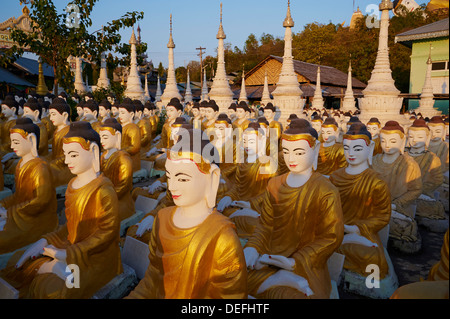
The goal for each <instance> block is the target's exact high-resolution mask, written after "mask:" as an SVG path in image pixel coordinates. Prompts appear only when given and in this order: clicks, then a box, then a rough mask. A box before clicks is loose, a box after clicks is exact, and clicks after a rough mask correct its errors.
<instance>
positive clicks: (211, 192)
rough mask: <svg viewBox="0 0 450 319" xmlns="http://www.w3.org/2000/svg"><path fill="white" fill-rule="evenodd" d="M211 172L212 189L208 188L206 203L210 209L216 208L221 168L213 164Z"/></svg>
mask: <svg viewBox="0 0 450 319" xmlns="http://www.w3.org/2000/svg"><path fill="white" fill-rule="evenodd" d="M211 170H212V172H211V173H210V174H211V180H210V187H208V190H207V193H206V203H207V205H208V208H214V207H215V206H216V198H217V190H218V189H219V183H220V168H219V167H218V166H217V165H215V164H212V165H211Z"/></svg>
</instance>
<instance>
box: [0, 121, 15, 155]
mask: <svg viewBox="0 0 450 319" xmlns="http://www.w3.org/2000/svg"><path fill="white" fill-rule="evenodd" d="M14 125H16V120H8V121H6V122H2V123H1V126H0V131H1V133H0V134H1V145H0V154H1V156H0V157H3V156H4V155H6V154H8V153H11V152H12V151H13V150H12V149H11V136H10V132H9V131H10V130H11V129H12V128H13V126H14Z"/></svg>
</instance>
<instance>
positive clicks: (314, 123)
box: [311, 115, 323, 135]
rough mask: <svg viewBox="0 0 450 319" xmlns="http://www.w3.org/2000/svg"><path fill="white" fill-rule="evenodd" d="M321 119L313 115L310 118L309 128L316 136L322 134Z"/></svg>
mask: <svg viewBox="0 0 450 319" xmlns="http://www.w3.org/2000/svg"><path fill="white" fill-rule="evenodd" d="M322 124H323V119H322V117H320V116H319V115H314V116H313V117H312V118H311V127H312V128H313V129H315V130H316V132H317V134H319V135H320V134H322Z"/></svg>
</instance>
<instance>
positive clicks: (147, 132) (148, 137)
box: [137, 117, 152, 157]
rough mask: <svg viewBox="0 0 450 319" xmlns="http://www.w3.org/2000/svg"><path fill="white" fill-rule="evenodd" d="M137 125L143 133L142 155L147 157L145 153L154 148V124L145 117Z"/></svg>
mask: <svg viewBox="0 0 450 319" xmlns="http://www.w3.org/2000/svg"><path fill="white" fill-rule="evenodd" d="M137 125H138V127H139V130H140V132H141V155H143V156H144V157H145V153H147V152H148V151H149V150H150V148H151V146H152V145H151V144H152V124H151V123H150V121H149V119H147V118H145V117H143V118H142V119H141V120H140V121H139V122H138V123H137Z"/></svg>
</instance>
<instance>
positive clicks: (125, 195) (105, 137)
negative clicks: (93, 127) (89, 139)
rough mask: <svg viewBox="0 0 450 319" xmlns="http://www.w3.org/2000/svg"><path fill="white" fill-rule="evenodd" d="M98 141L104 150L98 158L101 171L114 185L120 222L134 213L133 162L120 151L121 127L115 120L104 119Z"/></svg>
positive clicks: (127, 155) (126, 154)
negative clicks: (132, 193)
mask: <svg viewBox="0 0 450 319" xmlns="http://www.w3.org/2000/svg"><path fill="white" fill-rule="evenodd" d="M100 141H101V143H102V147H103V149H104V150H105V151H104V152H103V153H102V156H101V158H100V167H101V171H102V173H103V174H104V175H105V177H107V178H109V179H110V180H111V182H112V183H113V185H114V190H115V191H116V194H117V199H118V200H119V219H120V221H122V220H124V219H126V218H128V217H130V216H131V215H133V214H134V212H135V210H134V201H133V198H132V197H131V190H132V189H133V161H132V160H131V157H130V155H129V154H128V153H127V152H125V151H122V150H121V144H122V125H120V124H119V122H117V120H116V119H115V118H109V119H106V120H105V122H104V123H103V124H102V126H101V127H100Z"/></svg>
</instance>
